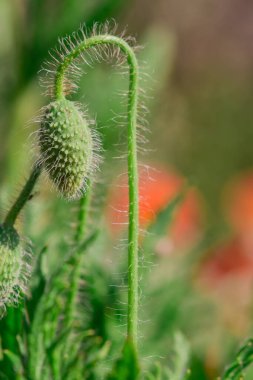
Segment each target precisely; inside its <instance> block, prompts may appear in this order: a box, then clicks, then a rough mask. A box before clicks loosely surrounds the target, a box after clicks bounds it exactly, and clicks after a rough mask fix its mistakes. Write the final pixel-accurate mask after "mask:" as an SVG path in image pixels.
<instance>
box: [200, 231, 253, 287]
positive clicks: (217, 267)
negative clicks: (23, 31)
mask: <svg viewBox="0 0 253 380" xmlns="http://www.w3.org/2000/svg"><path fill="white" fill-rule="evenodd" d="M201 273H202V277H203V278H204V279H205V281H206V283H209V284H212V285H214V286H215V285H217V286H218V285H220V282H221V281H225V280H226V279H228V278H229V277H230V278H231V277H233V278H234V277H237V278H241V280H243V281H245V280H246V279H248V280H251V281H253V252H250V251H248V250H247V248H246V247H245V246H244V242H243V240H241V239H240V238H239V237H238V238H234V239H231V240H229V241H227V242H225V243H223V244H221V245H220V246H219V247H217V248H216V249H213V250H212V251H210V252H209V254H208V257H207V259H206V261H205V262H204V264H203V266H202V271H201Z"/></svg>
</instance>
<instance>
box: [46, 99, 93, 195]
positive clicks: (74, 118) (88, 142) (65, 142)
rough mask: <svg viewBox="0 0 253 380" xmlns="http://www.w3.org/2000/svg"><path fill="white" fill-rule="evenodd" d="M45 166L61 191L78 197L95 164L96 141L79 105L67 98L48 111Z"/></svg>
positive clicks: (63, 193)
mask: <svg viewBox="0 0 253 380" xmlns="http://www.w3.org/2000/svg"><path fill="white" fill-rule="evenodd" d="M39 145H40V152H41V156H42V163H43V165H44V167H45V169H46V171H47V173H48V175H49V177H50V179H51V180H52V182H53V184H54V185H55V186H56V188H57V189H58V190H59V192H60V193H61V194H62V195H63V196H64V197H66V198H68V199H73V198H78V197H79V196H80V195H81V194H82V191H83V189H84V186H85V179H86V178H87V176H88V175H89V174H90V172H91V169H92V162H93V138H92V133H91V130H90V128H89V127H88V123H87V121H86V119H85V118H84V116H83V114H82V112H81V111H80V110H79V109H78V107H77V106H76V104H75V103H73V102H71V101H69V100H66V99H65V98H64V99H61V100H57V101H55V102H52V103H50V104H49V105H48V107H47V108H46V111H45V114H44V116H43V119H42V123H41V127H40V130H39Z"/></svg>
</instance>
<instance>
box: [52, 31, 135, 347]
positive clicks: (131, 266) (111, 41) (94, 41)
mask: <svg viewBox="0 0 253 380" xmlns="http://www.w3.org/2000/svg"><path fill="white" fill-rule="evenodd" d="M102 44H107V45H115V46H117V47H118V48H120V50H121V51H122V52H123V53H124V54H125V55H126V57H127V62H128V65H129V91H128V109H127V115H128V126H127V128H128V184H129V230H128V318H127V331H128V337H130V338H131V339H132V340H133V342H134V344H135V345H137V327H138V230H139V226H138V219H139V211H138V167H137V142H136V126H137V102H138V80H139V69H138V62H137V59H136V56H135V54H134V51H133V49H132V48H131V47H130V46H129V45H128V44H127V43H126V41H124V40H123V39H122V38H119V37H115V36H111V35H106V34H105V35H98V36H92V37H90V38H87V39H86V40H84V41H83V42H81V43H80V44H79V45H77V46H76V47H75V48H74V49H73V50H72V51H71V52H70V53H69V54H67V55H66V56H65V58H64V60H63V62H62V63H61V64H60V65H59V67H58V69H57V72H56V77H55V97H56V99H58V100H59V99H62V98H64V75H65V73H66V70H67V68H68V67H69V65H71V63H72V62H73V61H74V59H75V58H77V57H78V56H79V55H80V54H81V53H83V52H84V51H85V50H87V49H89V48H92V47H95V46H97V45H102Z"/></svg>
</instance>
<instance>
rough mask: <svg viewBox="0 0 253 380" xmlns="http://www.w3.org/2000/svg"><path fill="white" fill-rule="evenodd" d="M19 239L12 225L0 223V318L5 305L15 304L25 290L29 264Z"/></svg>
mask: <svg viewBox="0 0 253 380" xmlns="http://www.w3.org/2000/svg"><path fill="white" fill-rule="evenodd" d="M28 256H29V255H28V253H27V252H25V250H24V248H23V245H22V242H21V239H20V237H19V235H18V233H17V231H16V230H15V229H14V227H12V226H9V225H6V224H1V225H0V318H1V317H2V316H3V315H4V313H5V311H6V307H7V306H15V305H17V304H18V302H19V298H20V295H21V294H24V293H25V292H26V287H27V282H28V279H29V277H30V265H29V263H28V261H27V259H28Z"/></svg>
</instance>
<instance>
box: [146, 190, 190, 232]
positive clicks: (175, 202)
mask: <svg viewBox="0 0 253 380" xmlns="http://www.w3.org/2000/svg"><path fill="white" fill-rule="evenodd" d="M184 197H185V190H183V191H181V192H179V193H178V194H177V195H176V196H175V197H174V198H173V199H172V201H171V202H169V203H168V205H167V206H166V207H165V208H164V209H163V210H162V211H160V212H159V214H158V215H157V217H156V220H155V222H154V223H153V224H152V225H151V226H150V227H149V233H151V234H153V235H155V236H156V238H157V237H159V236H163V235H165V234H166V233H167V230H168V226H170V224H171V223H172V221H173V217H174V215H175V213H176V212H177V209H178V207H179V206H180V205H181V203H182V202H183V200H184Z"/></svg>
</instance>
